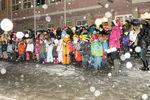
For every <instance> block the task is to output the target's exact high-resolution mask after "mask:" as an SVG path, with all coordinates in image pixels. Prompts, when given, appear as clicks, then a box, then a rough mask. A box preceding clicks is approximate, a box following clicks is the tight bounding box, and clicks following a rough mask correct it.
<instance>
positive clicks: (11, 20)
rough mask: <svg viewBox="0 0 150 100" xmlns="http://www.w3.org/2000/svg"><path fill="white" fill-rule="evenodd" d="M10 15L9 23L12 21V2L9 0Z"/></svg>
mask: <svg viewBox="0 0 150 100" xmlns="http://www.w3.org/2000/svg"><path fill="white" fill-rule="evenodd" d="M10 13H11V15H10V19H11V21H12V20H13V19H12V0H10Z"/></svg>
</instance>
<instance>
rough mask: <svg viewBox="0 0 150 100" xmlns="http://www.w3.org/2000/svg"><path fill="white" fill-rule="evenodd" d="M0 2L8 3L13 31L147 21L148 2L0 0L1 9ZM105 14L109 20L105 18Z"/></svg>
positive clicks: (149, 10) (0, 16)
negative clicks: (107, 13)
mask: <svg viewBox="0 0 150 100" xmlns="http://www.w3.org/2000/svg"><path fill="white" fill-rule="evenodd" d="M2 1H7V3H8V4H7V3H6V5H7V6H8V7H7V6H6V8H7V11H4V12H6V15H5V16H6V17H9V18H11V19H12V21H13V23H14V29H13V30H14V31H25V30H27V29H33V30H37V31H38V30H42V29H44V30H47V29H52V28H54V27H55V28H57V27H58V26H60V27H63V26H70V27H71V26H82V25H91V24H93V23H94V22H95V20H96V19H97V18H100V19H101V20H102V23H103V24H104V25H106V26H107V25H108V26H110V24H111V21H112V20H113V19H119V20H120V21H121V22H122V24H124V23H125V20H126V19H129V18H130V17H133V18H145V19H150V7H149V6H150V0H12V2H11V1H10V0H1V5H2ZM111 1H112V2H111ZM106 4H107V6H106ZM2 9H3V7H1V11H3V10H2ZM1 11H0V12H1ZM106 12H110V13H111V15H112V16H111V17H110V18H106V17H105V13H106ZM2 15H3V14H1V15H0V18H1V19H2V18H4V17H5V16H2Z"/></svg>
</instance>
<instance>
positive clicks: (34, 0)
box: [33, 0, 36, 36]
mask: <svg viewBox="0 0 150 100" xmlns="http://www.w3.org/2000/svg"><path fill="white" fill-rule="evenodd" d="M33 6H34V34H35V36H36V0H34V5H33Z"/></svg>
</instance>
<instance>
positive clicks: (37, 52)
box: [35, 45, 40, 55]
mask: <svg viewBox="0 0 150 100" xmlns="http://www.w3.org/2000/svg"><path fill="white" fill-rule="evenodd" d="M35 55H40V54H39V45H36V46H35Z"/></svg>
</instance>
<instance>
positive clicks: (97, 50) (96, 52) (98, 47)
mask: <svg viewBox="0 0 150 100" xmlns="http://www.w3.org/2000/svg"><path fill="white" fill-rule="evenodd" d="M91 54H92V56H95V57H100V56H102V55H103V49H102V44H101V43H100V42H98V41H94V42H93V43H92V45H91Z"/></svg>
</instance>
